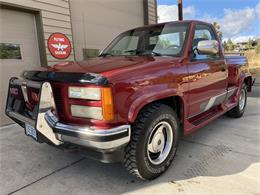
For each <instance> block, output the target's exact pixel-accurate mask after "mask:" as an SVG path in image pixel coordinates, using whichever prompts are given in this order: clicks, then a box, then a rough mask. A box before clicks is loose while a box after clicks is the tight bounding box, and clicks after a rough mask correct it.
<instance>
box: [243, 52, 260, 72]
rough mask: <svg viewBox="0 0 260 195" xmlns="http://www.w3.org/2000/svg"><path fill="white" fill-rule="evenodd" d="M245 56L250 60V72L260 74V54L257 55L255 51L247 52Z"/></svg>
mask: <svg viewBox="0 0 260 195" xmlns="http://www.w3.org/2000/svg"><path fill="white" fill-rule="evenodd" d="M245 55H246V57H247V59H248V65H249V71H250V72H251V73H252V74H259V73H260V53H258V54H257V53H256V52H255V50H250V51H246V52H245Z"/></svg>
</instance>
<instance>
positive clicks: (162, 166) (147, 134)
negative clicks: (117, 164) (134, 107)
mask: <svg viewBox="0 0 260 195" xmlns="http://www.w3.org/2000/svg"><path fill="white" fill-rule="evenodd" d="M178 139H179V123H178V118H177V116H176V114H175V113H174V111H173V110H172V109H171V108H170V107H169V106H167V105H164V104H159V103H155V104H151V105H150V106H148V107H146V108H144V109H143V110H142V111H141V112H140V113H139V115H138V117H137V120H136V122H135V123H134V124H133V126H132V135H131V141H130V143H129V144H128V146H127V148H126V153H125V159H124V165H125V167H126V168H127V170H128V171H129V172H130V173H131V174H133V175H135V176H137V177H139V178H141V179H146V180H151V179H154V178H156V177H158V176H160V175H161V174H162V173H164V172H165V171H166V170H167V169H168V167H169V166H170V164H171V162H172V160H173V158H174V156H175V154H176V149H177V145H178Z"/></svg>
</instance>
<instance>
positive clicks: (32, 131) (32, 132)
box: [25, 124, 37, 140]
mask: <svg viewBox="0 0 260 195" xmlns="http://www.w3.org/2000/svg"><path fill="white" fill-rule="evenodd" d="M25 132H26V135H28V136H31V137H32V138H33V139H35V140H37V131H36V129H35V128H34V127H33V126H31V125H28V124H26V125H25Z"/></svg>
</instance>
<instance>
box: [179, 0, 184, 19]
mask: <svg viewBox="0 0 260 195" xmlns="http://www.w3.org/2000/svg"><path fill="white" fill-rule="evenodd" d="M178 12H179V20H183V9H182V0H178Z"/></svg>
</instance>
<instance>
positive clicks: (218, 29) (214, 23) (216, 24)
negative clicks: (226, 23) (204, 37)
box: [212, 22, 223, 39]
mask: <svg viewBox="0 0 260 195" xmlns="http://www.w3.org/2000/svg"><path fill="white" fill-rule="evenodd" d="M212 25H213V26H214V28H215V29H216V31H217V34H218V36H219V37H220V39H222V37H223V34H222V32H221V27H220V25H219V24H218V23H217V22H213V23H212Z"/></svg>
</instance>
